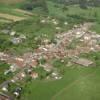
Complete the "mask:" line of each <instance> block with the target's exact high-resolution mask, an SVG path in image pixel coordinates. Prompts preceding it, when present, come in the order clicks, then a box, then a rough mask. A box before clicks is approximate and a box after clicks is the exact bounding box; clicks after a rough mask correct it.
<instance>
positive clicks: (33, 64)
mask: <svg viewBox="0 0 100 100" xmlns="http://www.w3.org/2000/svg"><path fill="white" fill-rule="evenodd" d="M29 65H30V66H32V67H36V66H37V65H38V61H37V60H35V59H32V61H31V62H30V63H29Z"/></svg>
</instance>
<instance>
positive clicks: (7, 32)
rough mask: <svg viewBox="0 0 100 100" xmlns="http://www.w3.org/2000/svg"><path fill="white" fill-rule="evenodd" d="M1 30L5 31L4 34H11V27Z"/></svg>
mask: <svg viewBox="0 0 100 100" xmlns="http://www.w3.org/2000/svg"><path fill="white" fill-rule="evenodd" d="M1 32H2V33H4V34H9V33H10V30H9V29H4V30H2V31H1Z"/></svg>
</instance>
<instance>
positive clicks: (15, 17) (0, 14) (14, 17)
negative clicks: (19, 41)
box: [0, 13, 25, 21]
mask: <svg viewBox="0 0 100 100" xmlns="http://www.w3.org/2000/svg"><path fill="white" fill-rule="evenodd" d="M0 17H2V18H5V19H8V20H12V21H21V20H24V19H25V17H18V16H14V15H9V14H5V13H0Z"/></svg>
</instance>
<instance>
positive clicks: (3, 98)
mask: <svg viewBox="0 0 100 100" xmlns="http://www.w3.org/2000/svg"><path fill="white" fill-rule="evenodd" d="M0 100H14V99H13V98H12V97H10V96H8V95H6V94H4V93H0Z"/></svg>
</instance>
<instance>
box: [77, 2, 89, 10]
mask: <svg viewBox="0 0 100 100" xmlns="http://www.w3.org/2000/svg"><path fill="white" fill-rule="evenodd" d="M79 4H80V7H81V8H82V9H87V5H88V3H87V0H79Z"/></svg>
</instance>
